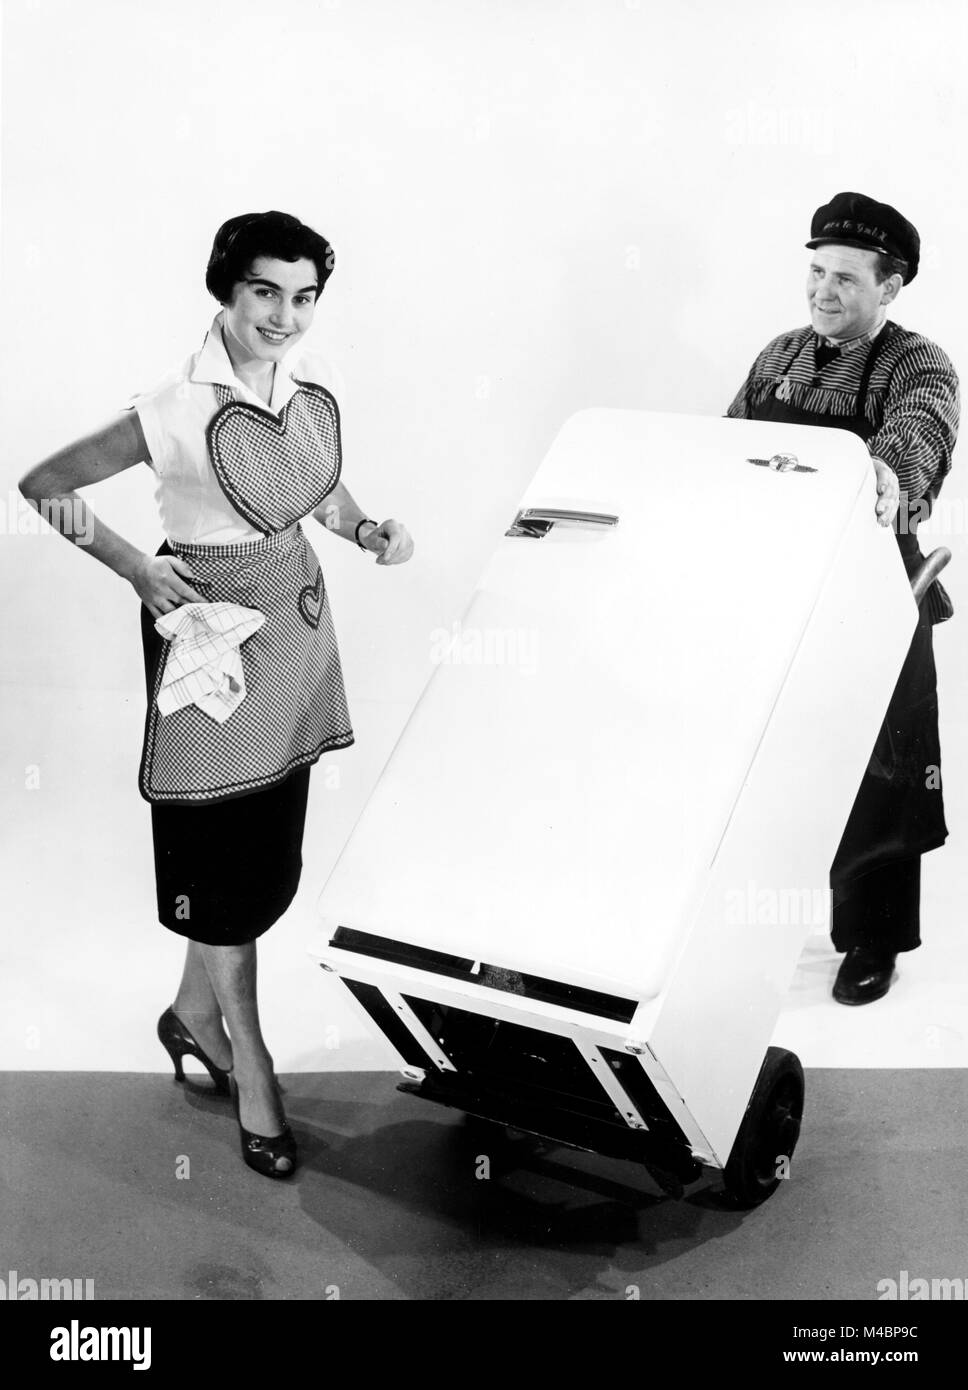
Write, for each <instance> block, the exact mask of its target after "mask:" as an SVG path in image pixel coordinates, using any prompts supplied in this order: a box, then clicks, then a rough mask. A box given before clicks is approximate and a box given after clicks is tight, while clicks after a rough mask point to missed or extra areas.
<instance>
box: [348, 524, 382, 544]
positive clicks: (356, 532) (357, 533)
mask: <svg viewBox="0 0 968 1390" xmlns="http://www.w3.org/2000/svg"><path fill="white" fill-rule="evenodd" d="M379 524H380V523H379V522H377V521H373V520H372V519H371V518H370V517H368V516H364V517H362V518H361V519H360V520H359V521H358V522H357V523H356V530H355V531H354V532H353V539H354V540H355V541H356V544H357V545H358V546H359V547H360V549H361V550H365V549H366V546H365V545H364V544H363V542H362V541H361V540H360V527H361V526H372V527H373V528H374V530H376V529H377V527H378V526H379Z"/></svg>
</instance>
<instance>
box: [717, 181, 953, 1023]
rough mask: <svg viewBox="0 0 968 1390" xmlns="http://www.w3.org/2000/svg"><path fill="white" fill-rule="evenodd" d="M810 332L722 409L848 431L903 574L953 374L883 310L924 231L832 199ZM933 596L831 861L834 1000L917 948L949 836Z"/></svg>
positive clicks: (883, 212)
mask: <svg viewBox="0 0 968 1390" xmlns="http://www.w3.org/2000/svg"><path fill="white" fill-rule="evenodd" d="M810 238H811V239H810V240H809V241H808V242H807V243H806V244H807V246H808V247H809V248H810V250H811V257H810V267H809V270H808V272H807V303H808V305H809V307H810V319H811V325H812V326H811V327H809V328H799V329H796V330H794V331H793V332H790V333H783V334H781V335H780V337H778V338H774V339H773V341H772V342H771V343H769V344H768V345H767V346H766V347H765V348H764V349H763V351H762V352H761V353H760V355H759V356H758V357H757V359H756V361H755V362H754V364H753V367H752V370H751V371H750V373H749V376H748V377H747V379H746V382H745V384H744V386H743V389H742V390H741V391H740V392H739V394H738V395H737V397H736V399H735V400H734V401H733V403H732V405H731V406H730V408H729V411H728V412H727V413H728V414H729V415H730V416H733V417H739V418H745V419H752V420H776V421H784V422H789V423H791V424H803V425H824V426H831V427H833V428H835V429H847V430H851V431H852V432H853V433H854V434H857V435H859V436H860V437H861V438H862V439H863V440H864V441H865V443H866V444H867V447H868V448H869V450H870V453H871V460H872V463H873V466H874V470H875V473H876V476H877V504H876V512H877V519H878V521H879V522H880V523H881V524H882V525H893V526H894V531H895V535H896V537H897V541H898V545H899V547H900V550H901V555H902V557H903V560H904V564H905V567H906V568H907V571H908V574H912V573H913V572H914V571H915V570H916V569H917V567H918V565H919V564H920V562H921V559H922V556H921V552H920V549H919V547H918V543H917V535H916V532H917V523H918V521H919V519H922V518H923V517H925V516H927V515H929V514H930V509H931V506H932V504H933V502H934V499H935V498H936V497H937V495H938V491H939V489H940V487H941V484H942V481H943V480H944V477H945V475H946V474H947V473H948V471H949V470H950V468H951V453H952V449H953V448H954V443H955V438H956V435H957V430H958V378H957V376H956V375H955V371H954V368H953V367H952V365H951V362H950V361H949V360H948V358H947V357H946V355H945V354H944V353H943V352H942V351H941V349H940V348H939V347H937V346H936V345H935V344H934V343H932V342H930V341H929V340H928V339H927V338H924V337H922V336H921V335H920V334H918V333H911V332H909V331H908V330H907V329H905V328H902V327H901V326H900V325H899V324H896V323H892V322H889V321H888V320H887V318H886V314H887V307H888V305H889V304H891V303H892V302H893V301H894V299H895V298H896V297H897V294H898V292H899V290H900V289H901V286H902V285H908V284H910V283H911V281H912V280H913V279H914V277H915V275H916V274H917V271H918V260H919V255H920V238H919V236H918V233H917V231H916V230H915V228H914V227H913V226H912V225H911V223H910V222H908V221H907V219H906V218H904V217H902V216H901V214H900V213H899V212H897V211H896V209H895V208H892V207H890V206H888V205H887V204H886V203H878V202H875V201H874V200H873V199H872V198H868V197H865V196H864V195H863V194H861V193H838V194H837V195H836V197H834V198H832V199H831V201H830V202H829V203H827V204H825V205H824V206H823V207H821V208H818V209H817V211H816V213H815V214H814V217H813V222H812V224H811V227H810ZM951 611H952V610H951V605H950V601H949V600H948V596H947V594H945V592H944V590H943V589H942V587H941V585H940V584H938V583H937V582H936V583H935V584H933V585H932V586H931V588H930V589H929V590H928V594H927V596H926V597H925V599H924V601H923V603H922V605H921V610H920V619H919V624H918V629H917V631H916V633H915V636H914V639H913V641H912V643H911V648H910V651H909V652H908V655H907V659H906V661H905V664H904V667H903V670H902V672H901V676H900V678H899V680H898V683H897V687H896V688H895V691H894V694H893V696H892V697H891V703H890V706H889V708H888V712H887V717H886V719H885V721H884V725H883V726H882V728H881V732H880V735H879V737H878V740H877V744H876V745H875V748H874V752H873V754H872V756H871V760H870V763H869V765H868V768H867V771H866V773H865V774H864V780H863V783H862V784H861V788H860V791H859V792H858V794H857V799H856V801H855V802H854V806H853V809H852V811H851V814H850V819H849V821H848V823H847V827H846V829H845V831H844V834H843V838H842V839H841V842H840V846H839V848H838V850H837V854H836V857H835V859H834V863H833V866H832V868H831V871H830V882H831V888H832V889H833V931H832V936H833V943H834V946H835V948H836V949H837V950H838V951H841V952H844V953H845V955H844V960H843V961H842V963H841V965H840V969H839V971H838V974H837V980H836V983H835V985H834V998H835V999H836V1000H838V1002H839V1003H841V1004H867V1003H870V1002H871V1001H872V1000H875V999H880V998H881V997H882V996H883V995H885V994H886V993H887V991H888V989H889V988H890V986H891V983H892V981H893V979H894V966H895V962H896V959H897V955H898V953H899V952H901V951H912V950H914V949H915V947H917V946H919V945H920V944H921V938H920V896H921V855H922V854H924V853H926V852H927V851H928V850H931V849H936V848H937V847H938V846H939V845H942V844H943V843H944V841H945V838H946V836H947V833H948V832H947V829H946V827H945V822H944V807H943V804H942V796H941V788H940V776H939V768H940V757H941V755H940V747H939V742H938V701H937V685H936V679H935V667H934V655H933V651H932V644H931V624H932V623H934V622H942V621H944V619H945V618H948V617H950V616H951Z"/></svg>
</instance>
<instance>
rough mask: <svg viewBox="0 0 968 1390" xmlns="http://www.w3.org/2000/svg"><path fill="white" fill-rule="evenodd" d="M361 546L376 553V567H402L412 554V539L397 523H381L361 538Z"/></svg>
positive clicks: (405, 529)
mask: <svg viewBox="0 0 968 1390" xmlns="http://www.w3.org/2000/svg"><path fill="white" fill-rule="evenodd" d="M363 545H364V546H365V548H366V549H367V550H372V551H375V552H376V562H377V564H378V565H403V564H406V562H407V561H408V560H409V559H410V556H411V555H412V554H413V537H412V536H411V535H410V532H409V531H408V530H407V528H406V526H401V524H400V522H399V521H393V520H390V521H382V522H381V523H380V525H379V526H377V527H375V528H374V529H373V530H372V531H370V532H368V534H367V535H366V536H365V537H364V538H363Z"/></svg>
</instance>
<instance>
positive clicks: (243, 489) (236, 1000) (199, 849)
mask: <svg viewBox="0 0 968 1390" xmlns="http://www.w3.org/2000/svg"><path fill="white" fill-rule="evenodd" d="M332 267H333V252H332V248H331V247H330V245H329V243H328V242H327V241H326V240H325V238H323V237H321V236H319V235H318V234H317V233H316V232H314V231H312V230H311V229H310V228H309V227H306V226H304V225H303V224H302V223H301V222H299V220H298V219H297V218H295V217H291V216H289V215H287V214H285V213H280V212H266V213H252V214H247V215H245V216H243V217H235V218H232V219H231V220H230V221H228V222H226V223H225V224H224V225H223V226H222V227H220V228H219V230H218V232H217V234H216V236H215V241H214V244H213V247H212V253H211V257H210V259H209V263H208V270H207V273H206V285H207V287H208V289H209V290H210V292H211V293H212V294H213V295H214V297H215V298H216V299H217V300H218V301H219V303H220V304H221V306H222V307H221V310H220V311H219V313H218V314H217V315H216V317H215V319H214V321H213V323H212V326H211V328H210V330H209V332H208V334H207V336H206V338H205V341H204V343H203V345H202V348H201V350H200V351H199V352H196V353H194V354H193V355H192V356H191V357H190V358H189V359H188V360H187V361H186V362H185V363H184V364H183V365H182V367H180V368H179V369H178V370H176V371H174V372H172V373H170V374H169V375H168V376H167V377H166V378H165V379H164V380H163V381H162V382H161V383H160V384H159V385H158V387H157V388H156V389H155V390H153V391H149V392H147V393H145V394H144V395H142V396H139V397H137V398H136V399H135V400H134V403H133V405H132V406H130V407H128V409H126V410H125V411H123V412H122V413H121V414H120V415H119V416H118V417H117V418H115V419H113V420H112V421H111V422H110V423H109V424H107V425H106V426H105V427H104V428H102V429H99V430H96V431H94V432H93V433H92V434H90V435H87V436H85V437H84V438H82V439H79V440H77V441H76V442H75V443H73V444H71V445H69V446H68V447H67V448H65V449H62V450H60V451H59V452H58V453H56V454H54V455H52V456H51V457H50V458H48V459H45V460H44V461H43V462H41V463H39V464H38V465H37V466H36V467H35V468H33V469H31V471H30V472H29V473H27V474H26V476H25V477H24V479H23V480H22V482H21V484H20V487H21V491H22V492H23V494H24V496H25V497H27V498H28V500H30V501H31V502H33V503H34V504H35V505H36V506H37V507H38V509H40V510H41V511H45V509H46V508H47V507H48V505H49V504H53V505H50V506H49V510H48V511H47V513H46V514H47V515H48V518H49V519H50V520H51V521H52V523H53V524H56V525H57V526H58V529H60V530H61V531H62V534H64V535H65V536H66V537H67V538H68V539H69V540H72V541H75V542H82V543H84V544H85V546H86V548H87V549H89V550H90V553H91V554H92V555H94V556H95V557H96V558H97V559H98V560H100V561H101V562H102V563H104V564H106V565H108V566H109V567H110V568H111V569H113V570H114V571H115V573H117V574H118V575H120V576H121V577H122V578H124V579H126V580H127V581H128V582H129V583H130V584H131V585H132V587H133V588H134V590H135V592H136V593H137V595H138V597H139V598H140V599H141V602H142V609H141V618H142V637H143V646H144V657H145V675H146V681H147V690H148V712H147V717H146V721H145V740H144V750H143V754H142V760H141V777H140V785H141V791H142V795H143V796H144V797H145V798H146V799H147V800H148V801H150V802H151V815H152V831H153V838H154V851H155V870H156V882H157V895H158V912H159V917H160V920H161V922H162V924H163V925H164V926H166V927H167V928H168V929H169V930H170V931H173V932H175V933H177V934H178V935H180V936H183V937H185V938H187V952H186V957H185V967H184V973H183V975H182V981H181V984H180V986H179V989H178V992H177V994H176V996H175V999H174V1002H173V1004H172V1007H171V1008H170V1009H168V1010H167V1011H166V1012H165V1013H164V1014H163V1015H162V1017H161V1019H160V1021H159V1024H158V1034H159V1037H160V1039H161V1041H162V1043H163V1044H164V1046H165V1047H166V1049H167V1050H168V1052H169V1055H170V1056H171V1058H172V1061H173V1063H174V1065H175V1075H176V1079H178V1080H183V1072H182V1057H183V1056H184V1055H185V1054H186V1053H190V1054H192V1055H194V1056H195V1057H197V1058H198V1059H199V1060H200V1061H201V1062H202V1063H203V1064H204V1065H205V1067H206V1068H207V1069H208V1071H209V1073H210V1074H211V1076H212V1079H213V1081H214V1082H215V1086H216V1090H217V1091H218V1092H219V1093H220V1094H225V1095H227V1094H232V1096H233V1097H234V1101H235V1107H236V1115H237V1118H238V1123H239V1129H240V1134H241V1143H242V1154H243V1158H244V1159H245V1161H246V1163H247V1164H248V1165H249V1166H250V1167H252V1168H254V1169H255V1170H256V1171H257V1172H260V1173H263V1174H265V1175H266V1176H268V1177H272V1178H287V1177H290V1176H291V1175H292V1173H293V1172H294V1171H295V1167H296V1161H297V1155H296V1147H295V1142H294V1140H293V1136H292V1132H291V1130H290V1129H289V1127H288V1125H287V1123H286V1118H285V1114H284V1111H283V1107H282V1102H281V1099H280V1095H279V1088H278V1083H277V1082H276V1079H275V1073H274V1069H273V1063H272V1058H271V1056H270V1054H269V1051H268V1049H267V1047H266V1044H265V1041H264V1040H263V1037H262V1032H261V1029H260V1025H259V1015H258V1008H257V1003H256V940H257V938H258V937H259V936H261V935H262V934H263V933H264V932H265V931H267V930H268V929H269V927H270V926H272V924H273V923H274V922H275V921H277V920H278V918H279V917H280V916H281V915H282V913H283V912H285V910H286V908H287V907H288V906H289V904H290V902H291V901H292V898H293V896H294V894H295V892H296V888H297V886H298V883H299V875H300V870H301V868H302V858H301V845H302V834H303V825H304V821H305V813H306V800H307V794H308V784H309V770H310V767H311V766H312V764H313V763H314V762H316V760H317V759H318V758H319V757H320V755H321V754H322V753H323V752H324V751H326V750H327V749H333V748H345V747H347V746H348V745H349V744H351V743H352V742H353V733H352V729H351V727H350V723H349V718H348V715H347V710H346V703H345V697H344V692H343V682H342V674H341V670H340V662H339V652H338V649H337V645H336V637H335V633H334V631H333V625H332V619H331V615H330V611H329V601H328V598H327V595H326V590H325V587H324V585H323V577H322V573H321V571H320V570H319V567H318V564H317V562H316V560H315V556H314V554H313V552H312V550H311V548H310V547H309V545H308V543H307V541H306V539H305V536H304V534H303V531H302V528H301V526H300V525H299V521H300V519H301V518H303V517H305V516H307V515H309V514H310V513H312V515H314V516H315V517H316V518H317V519H318V520H319V521H321V522H322V523H323V524H324V525H325V526H326V527H327V528H328V529H329V530H331V531H335V532H336V533H337V534H339V535H340V536H342V537H344V538H345V539H347V540H350V541H355V542H356V544H357V545H359V546H360V547H361V548H362V549H364V550H369V551H372V552H374V553H375V554H376V555H377V564H380V565H396V564H402V563H403V562H405V561H406V560H408V559H409V558H410V556H411V554H412V551H413V543H412V541H411V539H410V536H409V535H408V533H407V531H406V529H405V527H403V526H401V525H400V524H398V523H397V522H396V521H392V520H391V521H385V522H384V523H383V524H382V525H377V524H376V523H375V522H373V521H371V520H369V519H368V518H367V517H366V516H365V515H364V513H363V512H362V511H361V510H360V508H359V507H358V506H357V504H356V503H355V502H354V501H353V498H352V497H351V496H350V494H349V492H348V491H347V490H346V488H345V487H344V486H343V484H342V483H341V482H340V481H339V478H340V469H341V451H340V432H339V412H338V408H337V405H336V402H335V400H334V398H333V396H332V394H331V393H330V392H329V391H328V390H327V389H326V387H325V385H324V384H323V382H322V380H321V379H320V378H321V376H322V373H321V372H320V370H319V368H318V364H314V363H313V361H312V359H311V358H309V357H307V356H305V355H300V354H299V353H298V352H296V351H294V350H295V349H297V347H298V344H299V343H300V341H301V339H302V338H303V336H304V335H305V333H306V332H307V330H308V329H309V327H310V325H311V323H312V321H313V315H314V312H315V308H316V304H317V302H318V300H319V297H320V295H321V294H322V291H323V287H324V285H325V283H326V281H327V279H328V278H329V275H330V274H331V271H332ZM142 461H144V462H146V463H148V464H150V466H151V467H152V469H153V471H154V472H155V474H156V477H157V483H158V487H157V493H156V498H157V501H158V504H159V508H160V513H161V520H162V524H163V527H164V529H165V532H166V534H167V537H168V539H167V541H166V542H165V543H164V544H163V545H162V546H161V548H160V549H159V551H158V553H157V554H156V555H154V556H151V555H147V554H143V553H142V552H140V551H139V550H138V549H137V548H136V547H135V546H133V545H131V544H130V543H129V542H128V541H126V540H124V539H123V538H122V537H121V536H119V535H117V534H116V533H115V532H113V531H112V530H111V529H110V528H109V527H107V526H105V525H104V523H103V522H100V521H97V520H96V519H95V518H94V516H93V515H92V513H91V511H90V509H89V508H88V507H87V506H86V504H85V503H84V502H83V501H82V500H81V499H80V498H79V497H77V496H76V493H75V491H74V489H75V488H78V487H84V486H87V485H89V484H91V483H95V482H98V481H99V480H101V479H102V478H107V477H110V476H111V475H112V474H115V473H119V472H121V471H122V470H123V469H125V468H130V467H132V465H134V464H136V463H140V462H142ZM226 1028H227V1030H228V1034H226Z"/></svg>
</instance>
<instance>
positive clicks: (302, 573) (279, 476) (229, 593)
mask: <svg viewBox="0 0 968 1390" xmlns="http://www.w3.org/2000/svg"><path fill="white" fill-rule="evenodd" d="M216 391H217V392H218V394H219V401H220V409H219V410H218V411H217V412H216V414H215V416H214V417H213V419H212V421H211V423H210V424H209V427H208V445H209V454H210V457H211V460H212V467H213V469H214V471H215V474H216V477H217V478H218V481H219V483H220V485H221V487H222V489H223V491H224V492H225V494H226V496H227V497H228V498H229V500H230V501H231V502H232V505H233V506H234V507H235V508H236V510H237V511H239V512H240V514H241V515H243V516H245V517H246V519H247V520H248V521H250V522H251V523H252V524H253V525H255V526H256V527H257V528H258V529H260V530H262V531H263V532H264V535H263V536H262V537H261V538H260V539H259V540H254V541H240V542H237V543H234V544H230V545H205V544H186V543H183V542H180V541H169V545H170V547H171V551H172V554H174V555H177V556H179V558H181V559H183V560H186V561H187V562H188V564H189V565H190V566H191V569H192V572H193V573H194V574H195V576H196V578H195V580H194V581H193V582H192V583H193V588H195V589H196V590H197V592H198V593H199V594H200V595H201V596H202V598H203V599H204V600H205V601H206V602H213V603H215V602H227V603H237V604H241V605H242V606H244V607H246V608H255V609H258V610H259V611H260V612H261V613H263V614H264V615H265V622H264V623H263V625H262V626H261V627H260V628H259V629H258V631H256V632H255V633H253V634H252V636H251V637H248V638H247V639H246V640H245V641H244V642H243V643H242V645H241V647H240V654H241V658H242V669H243V675H244V679H245V690H246V694H245V698H244V699H243V700H242V702H241V703H240V704H239V706H238V707H237V708H236V709H235V710H233V712H232V713H231V714H230V715H229V717H228V719H226V720H225V722H224V723H222V724H219V723H218V722H217V721H216V720H215V719H212V718H211V717H210V716H209V715H207V714H205V713H203V712H202V710H200V709H199V708H198V706H197V705H194V704H190V705H185V706H183V707H182V708H181V709H177V710H174V711H173V712H172V713H171V714H168V715H161V714H160V713H159V710H158V704H157V697H158V692H159V690H160V689H161V684H162V678H163V675H164V670H165V663H166V661H167V658H168V653H169V651H170V649H171V644H170V643H168V642H166V643H164V646H163V648H162V651H161V655H160V658H159V661H158V665H157V669H156V671H155V676H154V690H153V694H152V698H151V700H150V701H149V706H148V714H147V718H146V721H145V740H144V749H143V753H142V758H141V774H140V786H141V794H142V796H144V797H145V798H146V800H148V801H156V802H181V803H184V804H193V803H198V802H215V801H225V800H228V799H229V798H230V797H236V796H244V795H245V794H247V793H249V792H254V791H259V790H261V789H262V788H264V787H268V786H271V785H273V784H274V783H277V782H280V781H282V779H283V778H284V777H286V776H287V775H288V773H290V772H292V771H293V770H294V769H295V768H297V767H301V766H303V765H304V764H307V763H313V762H315V761H316V760H317V759H318V758H319V756H320V755H321V754H322V753H323V752H325V751H326V750H327V749H332V748H345V747H347V746H348V745H349V744H351V743H352V742H353V730H352V728H351V726H350V720H349V714H348V711H347V708H346V695H345V692H344V690H343V675H342V670H341V667H340V659H339V650H338V647H337V644H336V633H335V631H334V629H333V620H332V615H331V613H330V608H329V599H328V597H327V594H326V588H325V585H324V583H323V574H322V570H321V569H320V567H319V564H318V561H317V560H316V556H315V554H314V552H313V550H312V548H311V547H310V545H309V542H308V541H307V540H306V537H305V535H304V534H303V529H302V527H301V526H300V525H299V518H301V517H303V516H306V515H307V514H308V513H309V512H310V511H312V510H313V509H314V508H315V507H316V506H318V505H319V503H320V502H321V501H322V500H323V498H324V497H326V496H328V495H329V493H330V492H331V491H332V490H333V488H334V487H335V485H336V483H337V481H338V479H339V474H340V442H339V417H338V414H337V412H336V403H335V401H334V400H333V398H332V397H331V396H330V395H329V393H328V392H326V391H323V390H322V388H321V387H317V386H314V385H312V384H308V383H300V390H299V391H298V392H297V393H296V395H295V396H293V397H292V399H291V400H290V401H289V402H288V404H287V406H286V409H285V410H284V411H283V414H282V418H281V420H280V418H279V417H277V416H274V415H272V414H271V413H270V412H269V411H262V410H259V409H258V408H257V407H255V406H252V405H249V404H248V403H246V402H238V401H235V400H233V399H232V396H231V392H230V391H229V390H228V389H227V388H225V387H221V386H217V387H216Z"/></svg>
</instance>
